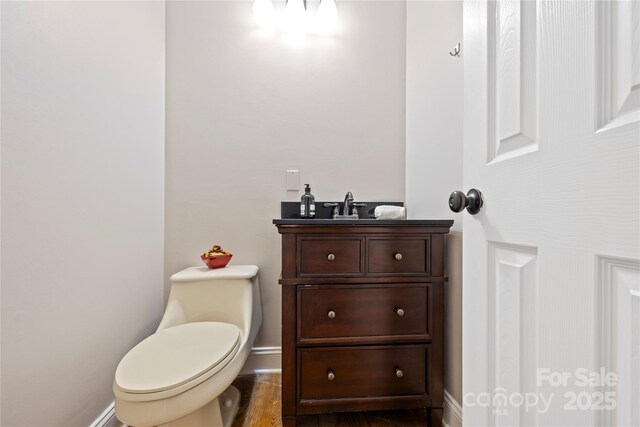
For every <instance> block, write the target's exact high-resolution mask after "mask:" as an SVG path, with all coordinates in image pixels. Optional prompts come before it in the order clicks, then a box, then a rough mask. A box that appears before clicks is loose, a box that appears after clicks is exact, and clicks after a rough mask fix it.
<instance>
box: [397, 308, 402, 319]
mask: <svg viewBox="0 0 640 427" xmlns="http://www.w3.org/2000/svg"><path fill="white" fill-rule="evenodd" d="M396 314H397V315H398V316H400V317H402V316H404V310H403V309H401V308H400V307H398V308H396Z"/></svg>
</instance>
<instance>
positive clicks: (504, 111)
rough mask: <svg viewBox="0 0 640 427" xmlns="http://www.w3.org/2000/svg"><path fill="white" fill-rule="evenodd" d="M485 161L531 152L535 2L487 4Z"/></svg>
mask: <svg viewBox="0 0 640 427" xmlns="http://www.w3.org/2000/svg"><path fill="white" fill-rule="evenodd" d="M487 8H488V10H487V39H488V40H487V43H488V46H487V47H488V113H489V117H488V132H489V134H488V147H487V148H488V162H489V163H496V162H500V161H503V160H506V159H511V158H513V157H518V156H521V155H523V154H526V153H530V152H533V151H536V150H537V149H538V143H537V139H536V138H537V125H538V117H537V116H538V114H537V74H538V72H537V69H538V63H537V52H536V46H537V28H536V26H537V19H536V3H535V2H522V3H521V2H516V1H497V2H487Z"/></svg>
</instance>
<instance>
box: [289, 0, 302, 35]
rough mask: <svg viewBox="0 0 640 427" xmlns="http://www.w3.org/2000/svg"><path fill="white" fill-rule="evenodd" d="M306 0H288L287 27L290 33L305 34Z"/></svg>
mask: <svg viewBox="0 0 640 427" xmlns="http://www.w3.org/2000/svg"><path fill="white" fill-rule="evenodd" d="M305 12H306V10H305V7H304V0H287V5H286V6H285V8H284V13H285V26H286V29H287V30H288V31H289V32H290V33H304V31H305V29H306V22H305V20H306V17H307V15H306V13H305Z"/></svg>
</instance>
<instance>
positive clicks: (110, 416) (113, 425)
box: [89, 402, 123, 427]
mask: <svg viewBox="0 0 640 427" xmlns="http://www.w3.org/2000/svg"><path fill="white" fill-rule="evenodd" d="M122 425H123V424H122V423H121V422H120V421H118V419H117V418H116V404H115V402H111V404H110V405H109V406H107V408H106V409H105V410H104V411H103V412H102V414H100V415H99V416H98V418H96V419H95V421H94V422H92V423H91V425H90V426H89V427H120V426H122Z"/></svg>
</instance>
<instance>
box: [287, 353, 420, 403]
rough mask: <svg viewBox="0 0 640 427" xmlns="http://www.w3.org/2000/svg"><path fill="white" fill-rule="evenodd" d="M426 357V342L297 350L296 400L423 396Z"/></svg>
mask: <svg viewBox="0 0 640 427" xmlns="http://www.w3.org/2000/svg"><path fill="white" fill-rule="evenodd" d="M427 356H428V346H427V345H406V346H386V347H382V346H379V347H358V348H353V347H329V348H319V349H299V350H298V367H299V375H298V381H299V385H298V390H299V402H300V404H304V403H305V401H310V400H314V399H349V398H364V397H381V396H402V395H418V394H422V395H424V394H426V392H427V377H426V367H427ZM309 403H313V402H309Z"/></svg>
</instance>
